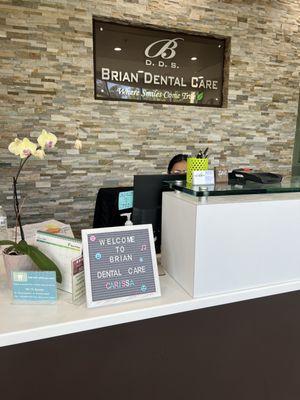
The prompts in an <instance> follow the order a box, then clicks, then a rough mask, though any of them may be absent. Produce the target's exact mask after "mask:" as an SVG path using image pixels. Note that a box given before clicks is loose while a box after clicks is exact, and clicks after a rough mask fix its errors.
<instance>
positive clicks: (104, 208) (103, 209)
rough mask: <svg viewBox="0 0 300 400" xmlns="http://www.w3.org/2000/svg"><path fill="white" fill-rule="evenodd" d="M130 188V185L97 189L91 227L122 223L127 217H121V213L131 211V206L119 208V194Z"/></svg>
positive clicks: (106, 226) (130, 189) (105, 226)
mask: <svg viewBox="0 0 300 400" xmlns="http://www.w3.org/2000/svg"><path fill="white" fill-rule="evenodd" d="M132 190H133V187H132V186H126V187H116V188H101V189H99V191H98V194H97V199H96V205H95V213H94V222H93V228H108V227H112V226H121V225H124V224H125V222H126V219H127V218H126V217H121V214H124V213H129V212H132V208H131V207H130V208H125V209H122V210H119V195H120V193H121V192H129V191H132Z"/></svg>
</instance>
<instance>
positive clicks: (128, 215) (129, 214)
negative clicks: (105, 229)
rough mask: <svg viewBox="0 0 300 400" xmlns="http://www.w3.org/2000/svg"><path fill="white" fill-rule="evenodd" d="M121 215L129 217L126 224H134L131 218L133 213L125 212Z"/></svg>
mask: <svg viewBox="0 0 300 400" xmlns="http://www.w3.org/2000/svg"><path fill="white" fill-rule="evenodd" d="M121 217H127V221H126V222H125V225H126V226H130V225H133V223H132V221H131V219H130V217H131V213H124V214H121Z"/></svg>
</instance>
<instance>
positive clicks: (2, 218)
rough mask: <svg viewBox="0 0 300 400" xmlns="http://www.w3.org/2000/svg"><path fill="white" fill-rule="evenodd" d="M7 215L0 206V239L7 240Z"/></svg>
mask: <svg viewBox="0 0 300 400" xmlns="http://www.w3.org/2000/svg"><path fill="white" fill-rule="evenodd" d="M7 239H8V236H7V216H6V212H5V211H4V210H3V208H2V207H1V206H0V240H7Z"/></svg>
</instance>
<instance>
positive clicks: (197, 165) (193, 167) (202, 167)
mask: <svg viewBox="0 0 300 400" xmlns="http://www.w3.org/2000/svg"><path fill="white" fill-rule="evenodd" d="M206 170H208V158H196V157H189V158H188V159H187V171H186V181H187V183H193V172H194V171H206Z"/></svg>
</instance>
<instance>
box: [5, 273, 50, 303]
mask: <svg viewBox="0 0 300 400" xmlns="http://www.w3.org/2000/svg"><path fill="white" fill-rule="evenodd" d="M12 289H13V298H14V300H17V301H22V302H42V303H49V302H50V303H52V302H55V301H56V300H57V287H56V274H55V272H54V271H29V272H26V271H16V272H12Z"/></svg>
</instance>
